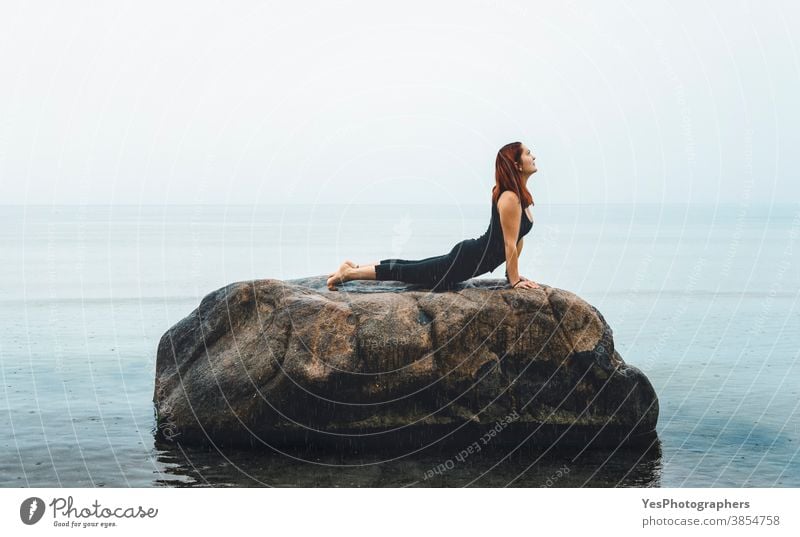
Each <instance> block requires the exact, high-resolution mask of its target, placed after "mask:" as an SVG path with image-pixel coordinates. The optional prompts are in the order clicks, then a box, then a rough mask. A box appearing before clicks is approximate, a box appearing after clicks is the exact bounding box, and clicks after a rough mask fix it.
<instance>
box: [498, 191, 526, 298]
mask: <svg viewBox="0 0 800 537" xmlns="http://www.w3.org/2000/svg"><path fill="white" fill-rule="evenodd" d="M497 211H498V212H499V213H500V227H502V228H503V243H504V245H505V252H506V275H507V276H508V281H509V283H511V284H512V285H513V284H514V283H516V282H518V281H519V268H518V261H519V253H518V252H517V236H518V235H519V224H520V219H521V218H522V205H521V204H520V201H519V197H517V195H516V194H515V193H514V192H511V191H510V190H506V191H505V192H503V193H502V194H500V197H499V198H498V199H497Z"/></svg>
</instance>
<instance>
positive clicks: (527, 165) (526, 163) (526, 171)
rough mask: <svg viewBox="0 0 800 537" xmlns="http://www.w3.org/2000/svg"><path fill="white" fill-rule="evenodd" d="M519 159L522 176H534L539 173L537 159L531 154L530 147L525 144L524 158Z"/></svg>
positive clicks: (523, 149)
mask: <svg viewBox="0 0 800 537" xmlns="http://www.w3.org/2000/svg"><path fill="white" fill-rule="evenodd" d="M519 159H520V162H519V165H520V166H521V167H522V170H520V173H521V174H522V175H532V174H534V173H536V172H537V171H538V169H537V168H536V163H535V162H534V161H535V160H536V157H535V156H533V153H531V150H530V149H528V146H526V145H525V144H522V156H520V157H519Z"/></svg>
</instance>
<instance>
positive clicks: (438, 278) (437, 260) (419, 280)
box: [375, 254, 453, 288]
mask: <svg viewBox="0 0 800 537" xmlns="http://www.w3.org/2000/svg"><path fill="white" fill-rule="evenodd" d="M452 268H453V258H452V256H451V255H450V254H445V255H437V256H434V257H428V258H426V259H420V260H407V259H384V260H382V261H381V262H380V263H379V264H378V265H376V266H375V279H376V280H382V281H383V280H394V281H400V282H406V283H413V284H418V285H425V286H427V287H431V288H435V287H437V286H448V285H449V284H450V283H451V282H450V280H452Z"/></svg>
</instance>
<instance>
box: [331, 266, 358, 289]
mask: <svg viewBox="0 0 800 537" xmlns="http://www.w3.org/2000/svg"><path fill="white" fill-rule="evenodd" d="M353 268H355V263H353V262H352V261H345V262H344V263H342V264H341V265H339V268H338V269H337V270H336V272H334V273H333V274H331V275H330V277H329V278H328V282H327V283H328V289H330V290H331V291H335V290H336V285H337V284H339V283H344V282H346V281H347V280H348V278H347V277H348V276H349V275H350V271H351V270H352V269H353Z"/></svg>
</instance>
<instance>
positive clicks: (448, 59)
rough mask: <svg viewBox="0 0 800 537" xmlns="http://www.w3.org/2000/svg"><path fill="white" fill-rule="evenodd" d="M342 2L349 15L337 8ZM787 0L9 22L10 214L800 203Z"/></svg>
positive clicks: (5, 26) (5, 30)
mask: <svg viewBox="0 0 800 537" xmlns="http://www.w3.org/2000/svg"><path fill="white" fill-rule="evenodd" d="M334 4H336V5H335V6H334ZM799 21H800V8H798V4H797V3H796V2H789V1H787V2H722V1H719V2H702V1H700V2H697V1H684V2H646V3H644V2H552V1H548V2H531V1H520V2H499V1H469V0H459V1H458V2H455V1H453V2H438V3H434V2H430V1H425V2H366V1H365V2H335V3H334V2H309V1H305V2H255V1H240V2H230V1H224V2H214V3H212V2H180V3H177V2H142V1H135V2H121V1H114V2H74V1H68V2H15V1H4V2H3V3H2V4H0V80H2V84H0V188H1V189H2V190H1V192H2V200H0V203H6V204H9V203H11V204H48V205H49V204H54V203H55V204H58V203H68V204H84V203H88V204H96V203H100V204H106V203H113V204H165V203H166V204H173V203H190V204H191V203H214V204H239V203H264V204H266V203H280V204H283V203H314V204H318V203H391V202H400V203H430V202H437V203H438V202H441V203H454V204H469V203H476V204H477V203H483V202H485V200H487V196H488V191H489V190H490V188H491V186H492V185H493V184H494V159H495V155H496V152H497V150H498V149H499V148H500V146H502V145H503V144H505V143H507V142H510V141H515V140H520V141H523V142H525V143H526V144H528V145H529V146H530V147H531V148H532V149H533V152H534V154H535V155H536V156H537V164H538V166H539V170H540V171H539V173H537V174H536V175H534V176H533V177H532V179H531V183H530V186H531V190H532V192H533V194H534V197H535V198H536V200H537V203H539V202H540V201H542V202H546V203H575V202H577V203H628V202H685V201H688V202H707V203H715V202H739V203H741V202H746V203H749V202H766V203H770V202H779V201H780V202H788V201H797V200H798V199H800V195H798V194H800V182H798V180H797V179H798V177H797V175H798V174H797V173H796V172H795V171H794V169H795V163H794V162H792V161H791V159H789V158H788V157H790V156H791V155H792V154H795V153H796V151H797V147H798V146H800V136H799V135H798V125H800V112H799V111H798V108H799V107H798V104H797V96H798V95H800V44H798V42H797V41H798V40H800V37H797V36H798V35H800V22H799Z"/></svg>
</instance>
